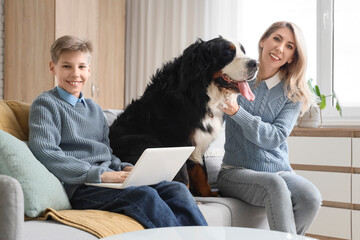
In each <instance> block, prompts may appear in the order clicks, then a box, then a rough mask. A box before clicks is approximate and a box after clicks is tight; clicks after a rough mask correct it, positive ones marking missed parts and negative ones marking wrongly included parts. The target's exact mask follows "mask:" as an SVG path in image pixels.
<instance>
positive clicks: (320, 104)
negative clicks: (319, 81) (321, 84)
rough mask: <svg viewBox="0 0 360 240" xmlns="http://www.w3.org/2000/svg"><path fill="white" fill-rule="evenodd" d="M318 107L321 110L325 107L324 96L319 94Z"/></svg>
mask: <svg viewBox="0 0 360 240" xmlns="http://www.w3.org/2000/svg"><path fill="white" fill-rule="evenodd" d="M319 92H320V91H319ZM319 107H320V109H321V110H323V109H324V108H325V107H326V97H325V95H320V103H319Z"/></svg>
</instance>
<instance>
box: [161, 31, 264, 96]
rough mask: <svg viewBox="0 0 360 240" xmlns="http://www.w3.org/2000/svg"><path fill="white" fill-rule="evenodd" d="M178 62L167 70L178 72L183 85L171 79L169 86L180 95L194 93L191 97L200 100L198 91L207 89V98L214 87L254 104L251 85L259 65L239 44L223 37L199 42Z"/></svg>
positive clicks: (177, 76) (177, 74) (177, 60)
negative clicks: (238, 94) (235, 94)
mask: <svg viewBox="0 0 360 240" xmlns="http://www.w3.org/2000/svg"><path fill="white" fill-rule="evenodd" d="M174 62H176V64H166V65H165V66H164V67H165V69H166V70H167V72H172V73H174V69H177V70H176V71H175V72H176V79H177V80H180V81H169V79H168V78H167V85H170V84H173V85H174V86H175V87H174V86H173V88H174V89H177V91H178V92H182V91H184V90H186V91H190V92H191V91H193V92H192V93H191V94H187V95H191V96H196V95H197V94H198V93H199V92H196V91H198V90H199V89H204V94H206V93H205V92H206V89H207V87H208V86H209V85H210V84H212V83H214V84H215V85H216V87H217V88H218V89H220V90H221V91H222V92H230V93H240V94H241V95H243V96H244V97H245V98H246V99H248V100H250V101H252V100H254V95H253V93H252V91H251V90H250V87H249V84H248V83H247V81H249V80H251V79H253V78H254V76H255V73H256V72H257V70H258V62H257V61H256V60H253V59H250V58H249V57H247V56H246V55H245V50H244V47H243V46H242V45H241V44H240V43H238V42H232V41H229V40H226V39H224V38H222V37H218V38H214V39H212V40H209V41H203V40H201V39H198V40H197V41H196V42H195V43H193V44H191V45H190V46H189V47H187V48H186V49H185V50H184V52H183V54H182V55H181V56H180V57H179V58H177V59H175V60H174ZM178 64H179V65H178ZM174 66H178V67H179V68H177V67H174ZM179 82H180V83H182V84H179ZM195 85H197V86H199V85H201V86H202V87H201V88H198V87H195Z"/></svg>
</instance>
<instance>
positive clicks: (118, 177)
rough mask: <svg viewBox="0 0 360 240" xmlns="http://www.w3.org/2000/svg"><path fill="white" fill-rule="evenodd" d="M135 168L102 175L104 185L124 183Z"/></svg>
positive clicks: (129, 167) (126, 168)
mask: <svg viewBox="0 0 360 240" xmlns="http://www.w3.org/2000/svg"><path fill="white" fill-rule="evenodd" d="M132 169H133V167H131V166H127V167H124V169H123V171H116V172H104V173H103V174H101V175H100V178H101V182H102V183H123V182H124V181H125V179H126V178H127V176H129V174H130V172H131V170H132Z"/></svg>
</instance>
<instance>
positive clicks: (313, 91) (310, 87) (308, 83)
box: [307, 78, 316, 94]
mask: <svg viewBox="0 0 360 240" xmlns="http://www.w3.org/2000/svg"><path fill="white" fill-rule="evenodd" d="M307 85H308V86H309V89H310V91H311V92H312V93H313V94H316V93H315V90H314V87H313V79H312V78H310V79H309V80H308V81H307Z"/></svg>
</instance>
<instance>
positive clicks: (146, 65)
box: [125, 0, 241, 104]
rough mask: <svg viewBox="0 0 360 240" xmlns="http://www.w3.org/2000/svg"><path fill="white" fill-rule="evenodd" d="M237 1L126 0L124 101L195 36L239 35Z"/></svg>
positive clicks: (233, 36)
mask: <svg viewBox="0 0 360 240" xmlns="http://www.w3.org/2000/svg"><path fill="white" fill-rule="evenodd" d="M240 7H241V1H239V0H127V2H126V63H125V104H128V103H129V102H130V101H131V100H132V99H136V98H138V97H139V96H141V95H142V94H143V92H144V90H145V88H146V86H147V83H148V82H149V81H150V79H151V76H152V75H153V74H154V73H155V71H156V69H157V68H160V67H161V66H162V65H163V64H164V63H165V62H167V61H170V60H172V59H173V58H175V57H177V56H179V55H180V54H181V53H182V51H183V50H184V49H185V48H186V47H187V46H189V45H190V44H191V43H193V42H194V41H195V40H196V39H197V38H201V39H203V40H209V39H211V38H214V37H217V36H219V35H222V36H224V37H229V38H232V39H236V38H237V37H238V34H239V29H238V26H240V23H239V19H240V18H239V17H238V16H239V13H240V11H239V8H240Z"/></svg>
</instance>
